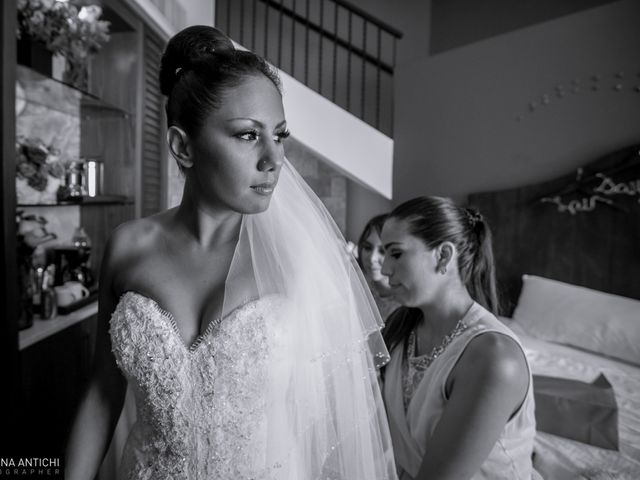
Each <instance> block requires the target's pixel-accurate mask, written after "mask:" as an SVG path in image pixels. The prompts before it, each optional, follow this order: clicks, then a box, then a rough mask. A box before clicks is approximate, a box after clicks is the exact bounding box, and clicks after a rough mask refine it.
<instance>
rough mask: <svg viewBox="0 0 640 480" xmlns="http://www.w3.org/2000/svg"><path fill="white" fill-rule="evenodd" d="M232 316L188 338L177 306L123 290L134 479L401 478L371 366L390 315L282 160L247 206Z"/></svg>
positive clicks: (230, 279) (118, 344) (377, 361)
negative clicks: (256, 205) (267, 196)
mask: <svg viewBox="0 0 640 480" xmlns="http://www.w3.org/2000/svg"><path fill="white" fill-rule="evenodd" d="M222 311H223V316H222V317H221V319H220V320H217V321H213V322H211V323H210V324H209V326H208V327H207V328H206V330H205V331H204V332H203V333H202V334H201V335H199V336H198V337H197V338H196V340H195V341H194V343H193V344H192V345H186V344H185V342H184V340H183V339H182V337H181V335H180V332H179V330H178V328H177V324H176V318H174V316H173V315H172V313H174V314H175V315H176V316H178V315H179V312H172V313H170V312H167V311H166V310H164V309H163V308H162V307H161V305H159V304H158V303H157V302H156V301H155V300H154V299H152V298H149V297H146V296H145V295H142V294H140V293H137V292H132V291H129V292H126V293H124V294H123V295H122V296H121V298H120V300H119V302H118V305H117V307H116V309H115V311H114V313H113V315H112V317H111V322H110V335H111V342H112V350H113V353H114V356H115V359H116V362H117V364H118V366H119V368H120V369H121V370H122V372H123V373H124V375H125V376H126V378H127V380H128V382H129V385H130V386H131V387H132V388H133V391H134V394H135V400H136V409H137V421H136V423H135V424H134V426H133V427H132V429H131V433H130V435H129V439H128V440H127V444H126V445H125V448H124V454H123V460H122V462H121V466H120V468H119V476H120V477H121V478H126V479H136V480H138V479H153V480H162V479H190V480H192V479H215V480H232V479H233V480H242V479H255V480H260V479H273V480H316V479H318V480H319V479H322V480H386V479H391V480H394V479H396V478H397V477H396V473H395V466H394V461H393V452H392V447H391V437H390V434H389V430H388V424H387V419H386V414H385V410H384V406H383V404H382V398H381V394H380V390H379V387H378V382H377V376H376V375H377V370H376V367H379V366H380V365H382V364H384V363H386V362H387V361H388V359H389V356H388V352H387V351H386V349H385V347H384V343H383V342H382V338H381V335H380V331H379V330H380V327H381V325H382V321H381V319H380V315H379V313H378V311H377V309H376V307H375V303H374V300H373V298H372V297H371V294H370V292H369V290H368V288H367V287H366V282H365V280H364V277H363V275H362V273H361V272H360V270H359V269H358V268H357V266H356V262H355V259H353V258H352V257H351V256H350V255H348V254H347V253H346V249H345V242H344V239H343V238H342V236H341V235H340V233H339V231H338V230H337V227H335V224H334V223H333V221H332V220H331V218H330V216H329V214H328V213H327V212H326V210H325V209H324V207H323V206H322V204H321V203H320V201H319V200H318V199H317V197H315V195H314V194H313V193H312V192H310V190H308V187H307V186H306V184H305V183H304V182H303V181H302V180H301V179H300V178H299V176H298V175H297V173H296V172H295V170H293V168H292V167H291V166H290V164H289V163H288V162H286V161H285V165H284V166H283V170H282V172H281V174H280V180H279V184H278V187H277V189H276V192H275V193H274V196H273V198H272V201H271V205H270V207H269V209H268V210H267V211H266V212H263V213H260V214H256V215H245V216H244V217H243V219H242V226H241V230H240V234H239V239H238V242H237V245H236V250H235V252H234V257H233V260H232V262H231V267H230V270H229V273H228V275H227V280H226V282H225V298H224V304H223V310H222Z"/></svg>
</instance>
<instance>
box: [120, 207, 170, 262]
mask: <svg viewBox="0 0 640 480" xmlns="http://www.w3.org/2000/svg"><path fill="white" fill-rule="evenodd" d="M169 212H170V211H164V212H160V213H158V214H155V215H152V216H149V217H143V218H136V219H134V220H129V221H126V222H123V223H121V224H120V225H118V226H117V227H116V228H115V229H114V230H113V231H112V232H111V235H110V238H109V241H108V248H110V249H111V250H112V253H118V252H120V251H122V250H124V251H128V252H131V251H132V250H133V251H140V250H147V249H148V248H150V247H153V244H154V243H155V242H157V241H159V240H160V238H161V236H162V235H163V234H164V233H165V232H166V230H167V216H168V213H169Z"/></svg>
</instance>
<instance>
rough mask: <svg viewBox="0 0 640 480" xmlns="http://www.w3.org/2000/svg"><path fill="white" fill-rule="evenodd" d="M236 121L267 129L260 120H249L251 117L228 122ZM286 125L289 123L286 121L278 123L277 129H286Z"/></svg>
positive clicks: (237, 118)
mask: <svg viewBox="0 0 640 480" xmlns="http://www.w3.org/2000/svg"><path fill="white" fill-rule="evenodd" d="M236 120H244V121H246V122H251V123H253V124H254V125H256V126H258V127H260V128H266V126H265V124H264V123H262V122H261V121H260V120H256V119H255V118H249V117H236V118H230V119H229V120H227V122H233V121H236ZM286 124H287V121H286V120H282V121H281V122H280V123H278V124H277V125H276V129H278V128H281V127H284V126H286Z"/></svg>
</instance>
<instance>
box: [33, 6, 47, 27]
mask: <svg viewBox="0 0 640 480" xmlns="http://www.w3.org/2000/svg"><path fill="white" fill-rule="evenodd" d="M43 22H44V13H42V12H41V11H40V10H38V11H37V12H33V15H31V23H32V24H33V25H40V24H41V23H43Z"/></svg>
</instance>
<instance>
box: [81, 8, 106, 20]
mask: <svg viewBox="0 0 640 480" xmlns="http://www.w3.org/2000/svg"><path fill="white" fill-rule="evenodd" d="M100 15H102V9H101V8H100V7H98V6H97V5H89V6H87V7H82V8H81V9H80V13H78V18H79V19H80V20H82V21H84V22H91V23H93V22H96V21H97V20H98V18H100Z"/></svg>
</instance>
